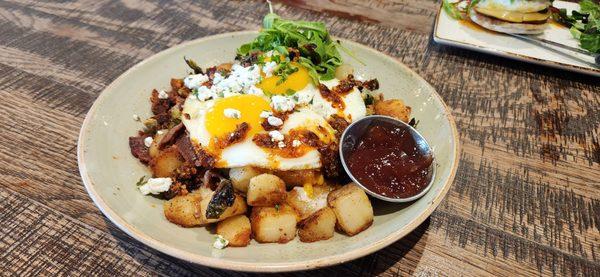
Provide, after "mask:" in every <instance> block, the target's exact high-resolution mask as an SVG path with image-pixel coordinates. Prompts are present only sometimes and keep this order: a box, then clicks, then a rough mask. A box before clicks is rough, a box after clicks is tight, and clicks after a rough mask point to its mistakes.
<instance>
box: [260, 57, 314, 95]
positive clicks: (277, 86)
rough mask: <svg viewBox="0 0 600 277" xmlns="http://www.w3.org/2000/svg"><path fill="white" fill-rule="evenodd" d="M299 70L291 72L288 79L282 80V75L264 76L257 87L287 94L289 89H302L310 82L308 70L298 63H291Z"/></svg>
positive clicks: (271, 92)
mask: <svg viewBox="0 0 600 277" xmlns="http://www.w3.org/2000/svg"><path fill="white" fill-rule="evenodd" d="M291 65H292V66H293V67H296V68H298V71H296V72H294V73H292V74H290V75H289V76H288V77H287V79H286V80H285V81H283V82H281V81H280V80H281V76H275V75H273V76H271V77H268V78H264V79H263V80H262V82H260V84H258V86H257V87H259V88H260V89H262V90H263V91H265V92H268V93H270V94H287V93H288V92H289V91H294V92H296V91H300V90H302V89H304V87H306V85H307V84H308V83H309V82H310V76H309V75H308V70H306V68H304V67H303V66H301V65H299V64H298V63H291Z"/></svg>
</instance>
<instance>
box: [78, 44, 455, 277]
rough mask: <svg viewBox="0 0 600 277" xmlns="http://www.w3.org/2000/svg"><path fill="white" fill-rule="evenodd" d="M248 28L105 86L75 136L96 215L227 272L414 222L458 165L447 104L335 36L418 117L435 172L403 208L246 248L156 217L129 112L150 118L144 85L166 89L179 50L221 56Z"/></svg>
mask: <svg viewBox="0 0 600 277" xmlns="http://www.w3.org/2000/svg"><path fill="white" fill-rule="evenodd" d="M256 34H257V33H256V32H238V33H228V34H222V35H217V36H212V37H206V38H202V39H198V40H194V41H191V42H187V43H184V44H182V45H179V46H176V47H173V48H170V49H168V50H165V51H163V52H161V53H158V54H156V55H154V56H152V57H150V58H149V59H147V60H145V61H143V62H141V63H139V64H138V65H136V66H134V67H132V68H131V69H129V70H128V71H127V72H125V73H123V75H121V76H120V77H119V78H118V79H116V80H115V81H114V82H113V83H112V84H110V85H109V86H108V87H107V88H106V89H105V90H104V91H103V92H102V94H101V95H100V96H99V97H98V99H97V100H96V102H94V105H93V106H92V108H91V109H90V111H89V112H88V114H87V116H86V118H85V120H84V122H83V126H82V128H81V132H80V136H79V141H78V162H79V170H80V173H81V176H82V179H83V182H84V184H85V187H86V189H87V191H88V193H89V195H90V196H91V198H92V199H93V200H94V203H96V205H97V206H98V207H99V208H100V210H102V212H103V213H104V214H105V215H106V216H107V217H108V218H109V219H110V220H111V221H112V222H113V223H115V224H116V225H117V226H118V227H119V228H121V229H122V230H123V231H125V232H126V233H127V234H129V235H131V236H132V237H134V238H135V239H137V240H139V241H141V242H142V243H144V244H146V245H149V246H150V247H153V248H155V249H158V250H160V251H162V252H164V253H167V254H170V255H172V256H175V257H178V258H181V259H184V260H188V261H191V262H195V263H198V264H203V265H207V266H212V267H218V268H223V269H229V270H243V271H291V270H302V269H309V268H317V267H322V266H328V265H333V264H338V263H343V262H346V261H349V260H352V259H355V258H358V257H361V256H364V255H367V254H369V253H372V252H374V251H376V250H379V249H381V248H383V247H385V246H387V245H389V244H391V243H393V242H394V241H396V240H398V239H400V238H402V237H403V236H405V235H406V234H407V233H409V232H410V231H412V230H413V229H414V228H416V227H417V226H418V225H419V224H421V223H422V222H423V221H424V220H425V219H426V218H427V217H428V216H429V215H430V214H431V212H433V210H434V209H435V207H437V205H438V204H439V203H440V201H441V200H442V199H443V197H444V195H445V194H446V192H447V191H448V189H449V187H450V185H451V183H452V180H453V179H454V175H455V172H456V168H457V166H458V153H459V145H458V137H457V132H456V126H455V125H454V120H453V119H452V116H451V114H450V111H449V109H448V107H446V105H445V104H444V103H443V102H442V100H441V98H440V96H439V95H438V94H437V93H436V92H435V91H434V89H433V88H432V87H431V86H430V85H429V84H428V83H427V82H425V81H424V80H423V79H421V78H420V77H419V76H418V75H417V74H415V73H414V72H412V71H411V70H410V69H408V68H407V67H405V66H404V65H402V64H401V63H400V62H398V61H396V60H395V59H393V58H391V57H388V56H386V55H384V54H382V53H380V52H377V51H375V50H374V49H371V48H368V47H366V46H362V45H359V44H357V43H353V42H348V41H342V43H343V44H344V45H345V46H346V47H348V48H349V49H351V50H352V51H354V52H355V53H356V55H357V56H358V57H360V59H362V60H363V61H364V62H365V63H366V65H367V66H361V65H360V64H358V63H357V62H356V61H354V60H351V59H350V58H349V57H347V56H344V60H345V61H347V62H349V63H351V64H353V65H354V66H355V69H356V73H357V74H356V75H359V76H360V75H362V76H364V77H376V78H378V79H379V82H380V84H381V89H380V91H382V92H384V94H385V96H386V97H387V98H401V99H403V100H405V102H406V103H407V104H408V105H410V106H412V107H413V115H414V116H415V117H416V118H418V119H419V120H420V123H419V125H418V130H420V131H421V132H422V134H423V135H424V136H425V137H426V138H427V140H428V141H429V143H430V145H431V146H432V147H433V148H434V151H435V156H436V162H437V166H438V168H437V170H438V171H437V175H436V179H435V182H434V184H433V186H432V188H431V190H430V191H429V193H427V194H426V195H425V196H424V197H423V198H421V199H419V200H418V201H415V202H413V203H411V204H409V205H406V204H405V205H397V204H395V205H394V204H386V203H382V202H377V201H374V202H373V205H374V208H375V213H376V216H375V220H374V223H373V226H371V227H370V228H369V229H367V230H366V231H364V232H362V233H360V234H358V235H356V236H354V237H347V236H345V235H342V234H335V236H334V237H333V238H332V239H330V240H327V241H321V242H316V243H301V242H300V241H298V239H296V240H294V241H292V242H290V243H287V244H259V243H257V242H255V241H253V242H252V243H251V245H250V246H248V247H246V248H226V249H224V250H217V249H214V248H213V247H212V243H213V240H214V235H212V234H210V233H209V231H207V230H206V229H205V228H189V229H186V228H182V227H179V226H177V225H174V224H171V223H169V222H168V221H167V220H166V219H165V218H164V215H163V212H162V203H163V201H161V200H159V199H155V198H153V197H146V196H143V195H142V194H141V193H140V192H139V191H138V190H137V189H136V186H135V183H136V181H137V180H138V179H139V178H140V176H142V175H148V174H149V172H148V171H147V169H146V168H145V167H144V166H143V165H142V164H141V163H140V162H138V161H137V160H136V159H135V158H133V157H132V156H131V154H130V152H129V146H128V140H127V138H128V137H129V136H131V135H134V134H135V133H136V131H137V130H138V129H139V128H140V127H141V123H140V122H136V121H134V120H133V119H132V115H133V114H137V115H139V116H141V117H142V118H144V117H147V116H149V115H150V102H149V100H148V98H149V95H150V91H151V90H152V89H153V88H157V89H160V88H168V86H169V80H170V78H171V77H183V76H185V75H186V74H187V70H188V69H187V66H186V65H185V63H184V61H183V56H187V57H190V58H193V59H194V60H195V61H196V62H198V64H200V65H201V66H202V67H206V66H209V65H216V64H220V63H222V62H230V61H232V60H233V58H234V56H235V49H236V48H237V47H238V46H239V45H241V44H242V43H244V42H247V41H250V40H251V39H253V38H254V37H255V36H256Z"/></svg>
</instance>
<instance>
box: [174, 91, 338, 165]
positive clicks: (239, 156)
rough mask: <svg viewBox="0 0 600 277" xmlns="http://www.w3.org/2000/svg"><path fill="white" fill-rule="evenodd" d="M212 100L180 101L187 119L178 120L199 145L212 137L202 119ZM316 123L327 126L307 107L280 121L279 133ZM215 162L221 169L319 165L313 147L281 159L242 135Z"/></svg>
mask: <svg viewBox="0 0 600 277" xmlns="http://www.w3.org/2000/svg"><path fill="white" fill-rule="evenodd" d="M214 102H215V100H208V101H199V100H198V99H196V98H195V97H188V99H186V101H185V103H184V108H183V113H187V114H189V115H190V118H189V119H187V118H185V117H184V118H183V119H182V122H183V124H184V125H185V127H186V129H187V130H188V132H189V136H190V139H191V140H192V141H195V142H197V143H199V144H200V145H209V142H210V139H211V138H212V135H211V134H210V133H209V132H208V130H207V128H206V125H205V118H206V113H207V112H208V111H209V110H210V108H211V107H212V106H214ZM316 124H321V125H323V124H325V125H326V126H329V125H328V124H327V122H326V121H324V119H322V118H321V117H320V116H318V115H316V114H314V113H311V112H310V111H309V110H304V111H297V112H295V113H293V114H291V115H290V117H289V118H288V120H286V121H285V122H284V125H283V126H282V132H283V133H287V132H289V130H292V129H302V128H304V126H308V128H310V129H312V128H314V127H313V126H316ZM329 128H330V127H329ZM217 163H218V164H220V167H223V168H232V167H242V166H255V167H261V168H269V169H278V170H300V169H316V168H320V167H321V160H320V154H319V152H318V151H317V150H310V151H308V152H307V153H305V154H304V155H303V156H301V157H296V158H285V157H280V156H277V155H274V154H273V153H272V152H269V151H268V150H267V149H264V148H261V147H259V146H257V145H256V144H255V143H254V142H253V141H252V137H246V138H245V139H244V140H242V141H240V142H237V143H235V144H232V145H229V146H227V147H226V148H224V149H223V150H222V151H221V152H220V155H219V157H218V160H217Z"/></svg>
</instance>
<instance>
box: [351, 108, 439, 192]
mask: <svg viewBox="0 0 600 277" xmlns="http://www.w3.org/2000/svg"><path fill="white" fill-rule="evenodd" d="M340 158H341V162H342V165H343V167H344V170H346V173H347V174H348V176H350V178H351V179H352V180H353V181H354V182H355V183H356V184H357V185H358V186H360V187H362V188H363V189H364V190H365V191H366V192H367V193H368V194H369V195H371V196H373V197H375V198H378V199H381V200H384V201H389V202H411V201H414V200H416V199H418V198H420V197H422V196H423V195H425V194H426V193H427V192H428V191H429V189H430V188H431V185H432V184H433V181H434V180H435V168H436V167H435V163H434V156H433V151H432V149H431V147H429V144H428V143H427V141H426V140H425V138H424V137H423V136H422V135H421V134H420V133H419V132H418V131H417V130H415V128H413V127H411V126H410V125H408V124H406V123H404V122H402V121H400V120H397V119H395V118H392V117H388V116H382V115H372V116H367V117H364V118H361V119H359V120H357V121H355V122H353V123H352V124H350V125H349V126H348V128H346V130H345V131H344V133H343V134H342V136H341V138H340Z"/></svg>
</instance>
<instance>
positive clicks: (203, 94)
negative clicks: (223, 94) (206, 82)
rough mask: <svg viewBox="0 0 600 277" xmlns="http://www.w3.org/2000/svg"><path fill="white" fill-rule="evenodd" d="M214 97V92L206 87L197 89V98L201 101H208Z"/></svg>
mask: <svg viewBox="0 0 600 277" xmlns="http://www.w3.org/2000/svg"><path fill="white" fill-rule="evenodd" d="M212 97H213V93H212V91H211V90H210V89H209V88H207V87H206V86H201V87H199V88H198V89H196V98H198V100H200V101H206V100H208V99H210V98H212Z"/></svg>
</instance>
